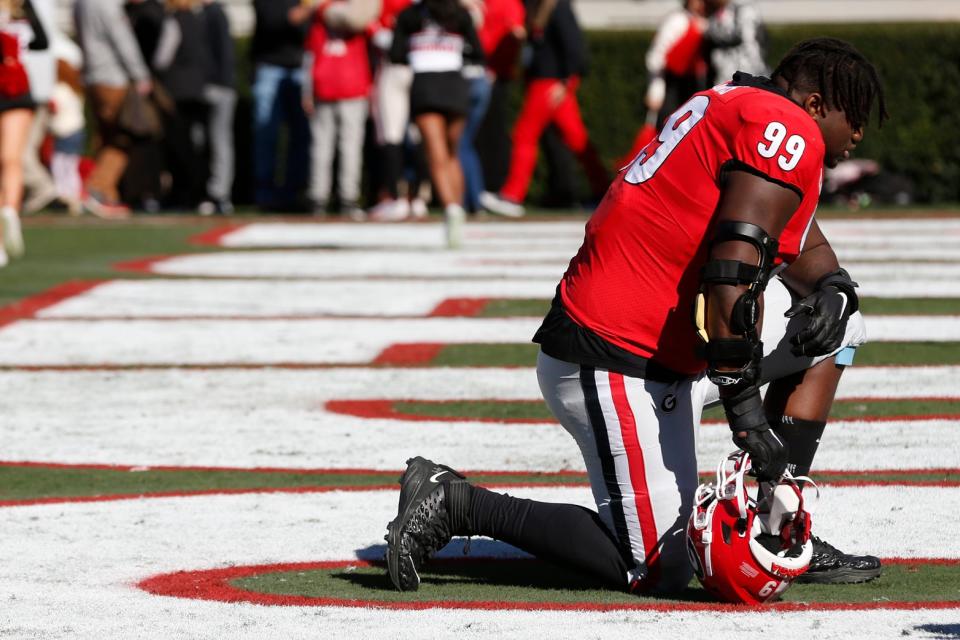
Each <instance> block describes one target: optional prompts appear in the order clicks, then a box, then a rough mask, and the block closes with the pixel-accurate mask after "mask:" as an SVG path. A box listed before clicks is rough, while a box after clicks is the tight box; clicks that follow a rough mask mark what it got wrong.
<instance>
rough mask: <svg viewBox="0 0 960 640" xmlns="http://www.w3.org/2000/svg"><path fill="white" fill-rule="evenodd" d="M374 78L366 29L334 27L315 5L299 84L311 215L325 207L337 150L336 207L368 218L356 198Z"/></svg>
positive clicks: (337, 1) (335, 0) (335, 1)
mask: <svg viewBox="0 0 960 640" xmlns="http://www.w3.org/2000/svg"><path fill="white" fill-rule="evenodd" d="M342 3H343V0H333V2H332V3H330V4H331V5H337V4H342ZM325 6H329V5H325ZM372 82H373V81H372V73H371V70H370V59H369V57H368V55H367V37H366V33H365V32H364V31H362V30H361V31H350V30H347V29H333V28H331V27H329V26H328V25H327V24H326V21H325V20H324V14H323V12H322V11H318V12H317V13H316V14H315V17H314V20H313V23H312V25H311V27H310V31H309V32H308V34H307V42H306V51H305V54H304V87H303V107H304V110H305V111H306V113H307V115H308V116H309V117H310V130H311V134H312V142H311V145H312V147H311V157H310V160H311V168H310V171H311V176H310V192H309V195H310V200H311V203H312V207H313V212H314V214H315V215H322V214H324V213H325V212H326V210H327V206H328V204H329V199H330V190H331V187H332V184H333V175H332V172H333V158H334V151H335V150H338V151H339V156H340V162H339V165H338V167H339V175H338V176H337V188H338V190H339V193H338V194H337V195H338V196H339V198H340V211H341V213H342V214H344V215H346V216H347V217H350V218H352V219H355V220H362V219H364V218H366V213H365V212H364V211H363V209H361V208H360V202H359V200H360V180H361V177H362V173H361V172H362V167H363V139H364V135H365V131H366V126H367V110H368V99H369V94H370V86H371V84H372Z"/></svg>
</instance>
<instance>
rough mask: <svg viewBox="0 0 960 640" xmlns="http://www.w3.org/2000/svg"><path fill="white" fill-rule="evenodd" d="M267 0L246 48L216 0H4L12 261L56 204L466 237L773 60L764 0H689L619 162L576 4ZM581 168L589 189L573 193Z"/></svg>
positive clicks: (3, 108) (595, 182)
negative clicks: (595, 106)
mask: <svg viewBox="0 0 960 640" xmlns="http://www.w3.org/2000/svg"><path fill="white" fill-rule="evenodd" d="M59 4H63V3H59ZM252 4H253V9H254V16H255V26H254V29H253V34H252V39H250V41H249V46H246V45H244V47H243V49H244V50H243V52H242V54H241V53H239V52H238V50H237V41H236V40H235V39H234V38H233V37H232V36H231V28H230V27H231V25H230V20H229V19H228V14H227V12H225V11H224V8H223V7H222V6H221V4H220V3H219V2H218V1H217V0H76V1H75V2H74V3H73V6H72V21H71V24H70V28H66V27H64V25H63V21H62V20H60V21H58V20H57V19H56V11H57V5H58V3H57V2H56V0H0V35H2V38H3V40H2V44H3V55H4V57H3V65H2V66H0V73H2V76H0V147H2V148H0V196H2V209H0V223H2V225H3V229H4V249H5V252H6V253H5V254H4V255H0V261H5V260H6V259H8V258H7V256H14V257H15V256H17V255H19V254H20V253H22V251H23V246H22V245H23V243H22V239H21V236H20V231H19V218H18V216H19V214H20V213H27V214H29V213H33V212H37V211H40V210H43V209H46V208H49V207H59V208H62V209H64V210H66V211H68V212H70V213H73V214H80V213H82V212H88V213H90V214H93V215H96V216H100V217H106V218H122V217H126V216H129V215H130V214H131V212H137V211H143V212H150V213H154V212H163V211H195V212H198V213H200V214H203V215H214V214H221V215H229V214H231V213H232V212H233V210H234V202H235V201H236V202H239V203H240V204H243V205H255V206H256V207H258V208H259V209H260V210H263V211H266V212H300V213H307V214H313V215H316V216H325V215H330V214H339V215H341V216H343V217H345V218H349V219H352V220H374V221H402V220H407V219H419V218H423V217H425V216H427V215H428V209H429V207H431V206H435V207H438V208H439V209H440V210H441V211H442V212H443V213H444V215H445V216H446V219H447V221H448V223H450V226H452V227H453V229H454V231H453V234H454V235H453V237H449V238H448V240H449V241H450V242H451V244H456V242H457V238H456V227H457V225H458V224H459V223H460V222H462V220H464V219H465V218H466V216H467V215H468V214H470V213H472V212H477V211H481V210H486V211H489V212H491V213H495V214H500V215H504V216H510V217H520V216H522V215H524V213H525V202H526V200H527V198H528V193H529V189H530V185H531V180H532V178H533V175H534V170H535V167H536V166H537V160H538V155H540V154H541V153H542V155H543V156H544V157H545V160H546V162H545V163H544V164H545V166H546V172H547V174H548V175H547V177H546V181H547V183H548V185H549V187H550V188H549V189H548V191H549V192H550V193H551V194H552V195H553V196H554V197H557V198H559V199H560V200H562V201H561V202H559V203H558V204H561V205H563V206H568V207H569V206H570V205H579V206H586V207H588V208H589V207H590V206H591V205H593V204H595V202H596V201H598V200H599V198H600V197H601V196H602V194H603V192H604V191H605V189H606V186H607V184H608V182H609V179H610V176H611V174H612V172H614V171H616V170H617V169H618V168H619V166H621V165H622V164H623V163H626V162H628V161H629V160H630V158H631V157H633V155H635V154H636V153H637V152H638V151H639V150H640V149H641V148H642V147H643V146H644V145H645V144H646V143H647V142H648V141H649V140H650V139H652V137H653V136H654V135H655V131H656V129H657V128H658V127H659V126H660V125H662V124H663V122H664V121H665V119H666V118H667V117H668V116H669V115H670V113H672V112H673V110H675V109H676V108H677V107H678V106H679V105H680V104H681V103H682V102H683V101H685V100H686V99H687V98H688V97H689V96H690V95H691V94H692V93H694V92H696V91H699V90H701V89H704V88H706V87H708V86H711V85H712V84H716V83H720V82H724V81H726V80H728V79H730V77H732V74H733V73H734V71H737V70H740V71H746V72H749V73H754V74H763V73H766V72H767V71H768V68H767V58H766V30H765V28H764V25H763V22H762V21H761V18H760V14H759V12H758V11H757V9H756V8H755V7H754V5H753V4H751V3H750V2H749V1H748V0H684V1H678V2H676V3H675V4H673V5H672V6H673V7H674V10H673V11H672V12H671V13H669V14H668V15H667V16H665V17H664V19H663V20H662V22H661V24H660V26H659V28H658V29H657V32H656V34H655V36H654V38H653V41H652V44H651V45H650V47H649V49H648V50H647V51H646V56H645V66H646V69H645V73H644V74H643V77H644V78H646V94H645V98H644V100H643V105H642V107H641V105H637V108H638V109H641V108H642V109H643V110H645V113H646V120H645V124H644V125H643V126H642V127H641V128H640V130H639V131H636V132H634V131H632V130H622V131H621V132H620V133H619V135H621V136H623V137H624V138H625V139H628V138H631V137H632V139H633V141H634V144H633V146H632V148H631V150H630V151H629V152H628V153H627V154H626V155H624V156H623V157H622V158H621V159H619V160H618V161H616V162H604V161H603V160H602V159H601V156H600V154H598V152H597V150H596V148H595V145H594V144H592V143H591V136H590V134H589V132H588V130H587V127H586V125H585V124H584V119H583V117H582V115H581V109H580V103H579V101H578V90H579V88H580V86H581V80H582V79H583V78H584V77H585V76H586V74H588V73H589V72H590V64H589V56H588V52H587V45H586V42H587V41H586V39H585V37H584V34H583V32H582V31H581V28H580V25H579V24H578V20H577V17H576V14H575V12H574V10H573V7H572V6H571V0H416V1H415V2H413V1H412V0H253V3H252ZM61 27H64V28H61ZM66 32H69V33H66ZM247 49H248V50H247ZM641 59H643V52H637V54H636V61H637V63H638V64H639V63H640V61H641ZM241 74H244V75H245V76H248V77H241ZM638 77H639V76H638ZM240 83H243V84H245V85H248V86H249V93H250V104H249V108H248V109H247V111H246V112H244V113H240V111H238V92H237V88H238V84H240ZM512 85H517V86H518V91H519V92H521V93H522V101H521V102H520V104H519V106H518V105H517V104H512V105H511V104H510V101H511V95H515V94H516V92H515V91H514V89H513V88H512ZM514 102H515V99H514ZM510 114H513V115H510ZM632 127H633V125H629V128H630V129H632ZM247 132H249V133H247ZM241 133H247V135H241ZM236 140H240V142H239V143H238V142H236ZM238 147H240V148H238ZM243 147H249V149H245V148H243ZM238 159H240V161H239V162H238ZM565 160H566V161H565ZM570 160H575V161H576V162H571V161H570ZM247 165H249V166H247ZM577 165H578V166H579V170H577V169H576V168H574V167H575V166H577ZM861 169H862V170H863V171H869V170H870V168H869V167H862V168H861ZM574 172H577V175H574ZM238 176H239V178H238ZM841 178H842V177H841ZM581 180H582V181H584V182H585V183H586V185H587V191H588V192H589V193H588V195H587V196H586V197H582V196H581V197H579V200H581V202H571V196H569V195H566V196H565V197H563V198H560V196H561V194H569V193H570V188H569V185H571V184H573V183H575V182H577V181H581ZM238 195H239V198H237V197H236V196H238ZM547 204H550V203H549V202H547Z"/></svg>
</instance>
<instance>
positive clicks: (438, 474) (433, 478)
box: [430, 471, 446, 484]
mask: <svg viewBox="0 0 960 640" xmlns="http://www.w3.org/2000/svg"><path fill="white" fill-rule="evenodd" d="M445 473H446V471H439V472H437V473H435V474H433V475H432V476H430V482H432V483H433V484H437V483H439V482H440V481H439V480H438V479H437V478H439V477H440V476H442V475H443V474H445Z"/></svg>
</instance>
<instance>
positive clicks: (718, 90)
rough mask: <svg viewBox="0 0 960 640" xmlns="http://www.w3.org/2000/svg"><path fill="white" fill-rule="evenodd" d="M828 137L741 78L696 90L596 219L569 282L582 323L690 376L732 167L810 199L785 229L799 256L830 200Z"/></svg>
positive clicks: (784, 255) (570, 309)
mask: <svg viewBox="0 0 960 640" xmlns="http://www.w3.org/2000/svg"><path fill="white" fill-rule="evenodd" d="M823 162H824V144H823V136H822V135H821V133H820V129H819V127H818V126H817V125H816V123H815V122H814V120H813V119H812V118H811V117H810V116H809V115H808V114H807V113H806V112H805V111H803V109H801V108H800V107H799V106H798V105H797V104H795V103H793V102H792V101H790V100H789V99H787V98H786V97H785V96H784V95H782V94H779V93H776V92H774V91H772V90H770V89H765V88H760V87H757V86H746V85H738V84H735V83H731V84H726V85H720V86H718V87H714V88H713V89H710V90H708V91H704V92H701V93H698V94H696V95H695V96H693V97H692V98H691V99H690V100H689V101H688V102H687V103H686V104H685V105H683V106H682V107H680V109H678V110H677V112H676V113H674V114H673V116H671V118H670V120H669V121H667V123H666V124H665V125H664V127H663V130H662V131H661V132H660V134H659V135H658V136H657V138H656V139H654V140H653V141H652V142H650V143H649V144H648V145H647V146H646V147H644V149H643V151H642V152H641V153H640V154H639V155H638V156H637V158H636V159H635V160H634V161H633V162H632V163H631V164H630V165H628V166H627V167H626V168H625V169H624V170H622V171H621V172H620V174H619V175H618V176H617V178H616V180H614V182H613V184H612V185H611V186H610V189H609V190H608V191H607V194H606V196H605V197H604V199H603V201H602V202H601V203H600V206H599V207H598V208H597V211H596V212H595V213H594V214H593V216H592V217H591V218H590V221H589V222H588V223H587V226H586V236H585V238H584V242H583V245H582V246H581V247H580V251H579V252H578V253H577V255H576V256H575V257H574V258H573V260H572V261H571V262H570V266H569V267H568V269H567V272H566V274H565V275H564V277H563V280H562V282H561V283H560V295H561V300H562V302H563V306H564V309H565V310H566V312H567V314H568V315H569V316H570V318H571V319H573V321H574V322H576V323H577V324H579V325H580V326H583V327H586V328H587V329H589V330H591V331H593V332H594V333H595V334H597V335H599V336H600V337H601V338H603V339H605V340H606V341H608V342H610V343H612V344H614V345H616V346H618V347H621V348H623V349H626V350H627V351H629V352H631V353H634V354H637V355H640V356H643V357H646V358H650V359H652V360H654V361H656V362H657V363H659V364H661V365H663V366H665V367H667V368H669V369H671V370H673V371H675V372H677V373H683V374H695V373H698V372H700V371H702V370H703V369H704V368H705V367H706V363H705V362H704V361H703V360H702V359H700V358H699V357H697V354H696V348H697V345H698V341H699V338H697V335H696V330H695V327H694V324H693V305H694V299H695V296H696V293H697V291H698V290H699V287H700V269H701V268H702V267H703V265H704V263H705V262H706V259H707V249H708V247H707V235H708V229H709V227H710V226H711V223H712V221H713V219H714V215H715V212H716V208H717V204H718V202H719V199H720V179H721V173H722V171H723V170H724V169H725V168H732V167H737V166H739V167H740V168H741V169H743V170H747V171H751V172H753V173H759V174H762V175H764V176H766V177H767V178H768V179H770V180H772V181H775V182H777V183H779V184H782V185H783V186H785V187H787V188H790V189H793V190H795V191H796V192H797V193H799V194H800V196H801V197H802V202H801V204H800V207H799V208H798V209H797V211H796V212H795V213H794V214H793V216H792V218H791V219H790V222H789V223H788V224H787V226H786V228H785V229H784V231H783V233H782V234H781V235H780V238H779V240H780V253H779V255H778V258H777V259H778V262H790V261H792V260H793V259H795V258H796V256H797V255H798V254H799V253H800V249H801V247H802V246H803V241H804V239H805V237H806V234H807V231H808V230H809V228H810V223H811V222H812V220H813V215H814V212H815V210H816V206H817V200H818V199H819V196H820V184H821V182H822V178H823Z"/></svg>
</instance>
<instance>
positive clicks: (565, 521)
mask: <svg viewBox="0 0 960 640" xmlns="http://www.w3.org/2000/svg"><path fill="white" fill-rule="evenodd" d="M400 484H401V487H400V504H399V509H398V514H397V517H396V518H395V519H394V520H392V521H391V522H390V523H389V524H388V525H387V535H386V541H387V571H388V573H389V575H390V580H391V581H392V582H393V584H394V586H396V587H397V589H399V590H400V591H416V590H417V589H418V588H419V587H420V571H421V569H422V567H423V565H424V564H425V563H426V562H427V560H429V558H430V556H431V555H433V553H435V552H436V551H438V550H440V549H441V548H443V547H444V546H445V545H446V544H447V543H448V542H449V541H450V539H451V537H452V536H454V535H460V536H475V535H479V536H488V537H490V538H493V539H495V540H500V541H502V542H506V543H508V544H512V545H513V546H515V547H517V548H519V549H521V550H523V551H526V552H528V553H531V554H533V555H535V556H537V557H538V558H541V559H544V560H548V561H552V562H556V563H557V564H560V565H563V566H566V567H569V568H572V569H574V570H577V571H580V572H582V573H584V574H585V575H588V576H590V577H592V578H593V579H595V580H598V581H600V582H601V583H603V584H604V585H606V586H608V587H610V588H613V589H620V590H625V589H627V588H628V586H629V580H628V577H629V576H628V574H629V572H628V566H627V561H626V559H625V558H624V556H623V554H622V553H621V551H620V548H619V546H618V544H617V542H616V540H615V539H614V538H613V536H612V535H611V534H610V532H609V530H608V529H607V528H606V526H605V525H604V524H603V523H602V522H601V521H600V518H599V517H598V516H597V514H596V513H594V512H592V511H590V510H589V509H585V508H583V507H580V506H577V505H572V504H553V503H547V502H537V501H534V500H525V499H520V498H515V497H513V496H509V495H506V494H502V493H495V492H493V491H488V490H486V489H482V488H480V487H475V486H473V485H471V484H470V483H468V482H467V480H466V478H465V477H464V476H463V475H462V474H460V473H458V472H457V471H454V470H453V469H451V468H450V467H448V466H445V465H439V464H436V463H435V462H432V461H430V460H427V459H425V458H421V457H416V458H412V459H410V460H408V461H407V470H406V471H405V472H404V474H403V476H401V478H400Z"/></svg>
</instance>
